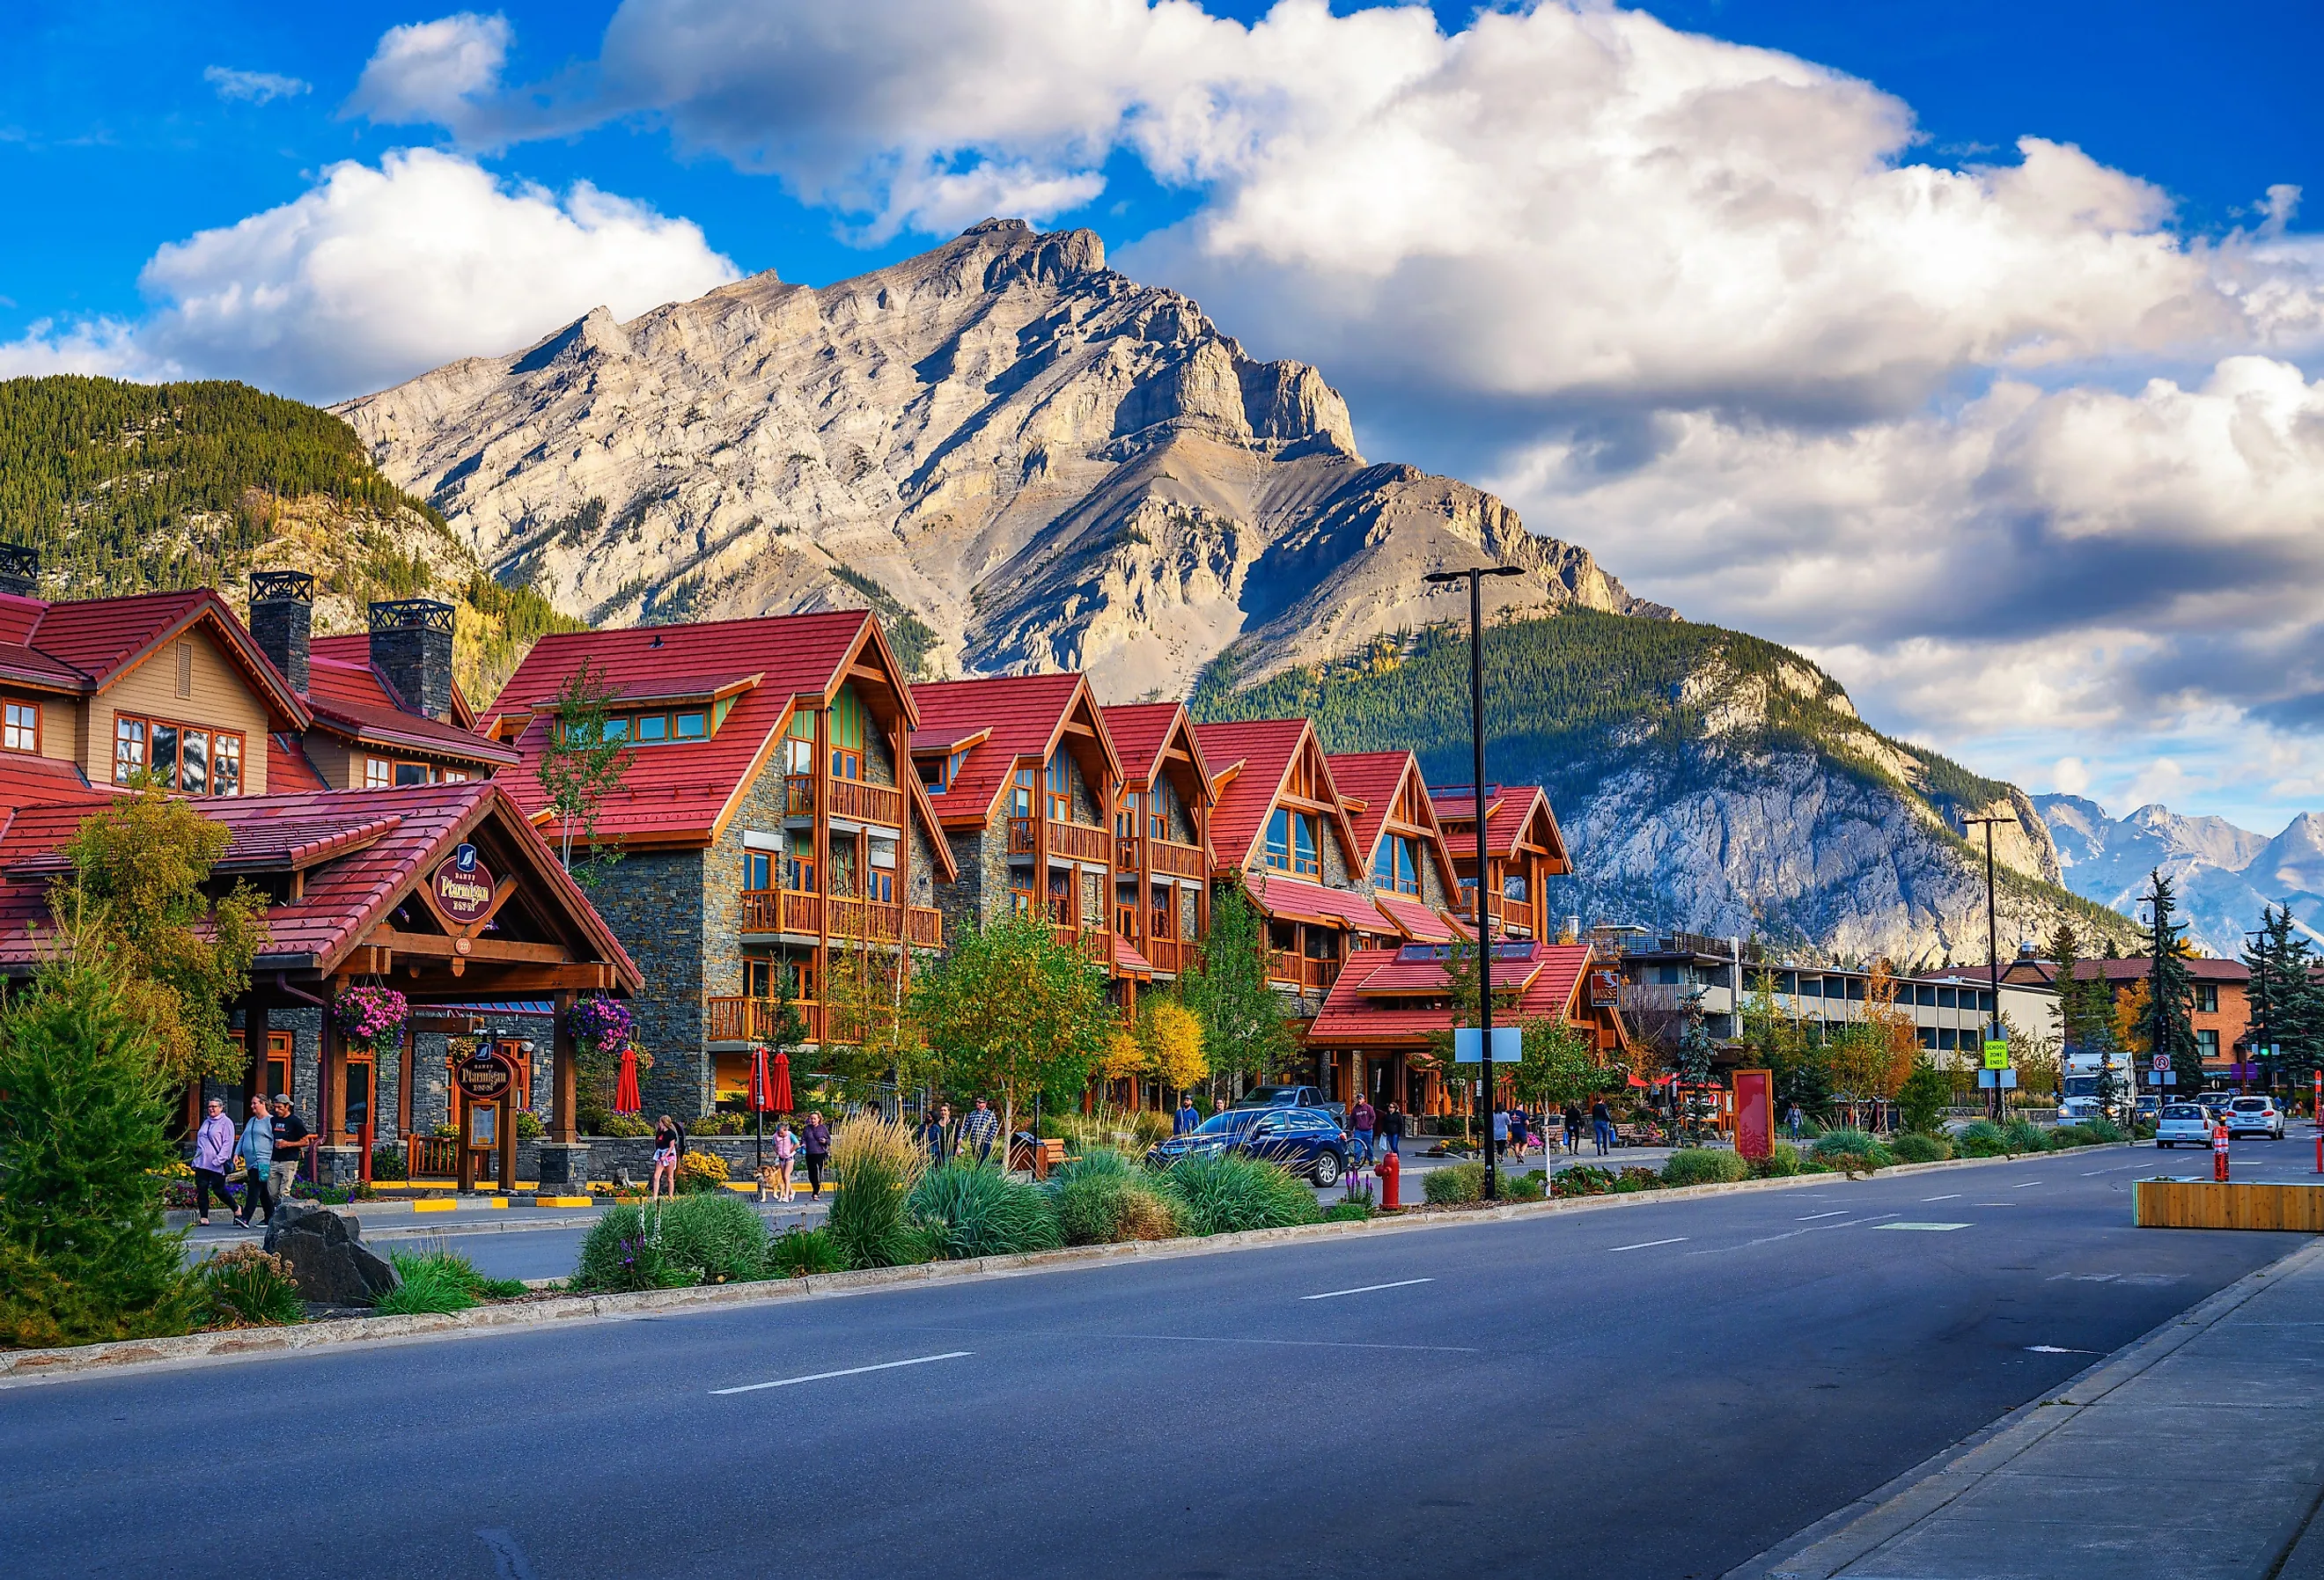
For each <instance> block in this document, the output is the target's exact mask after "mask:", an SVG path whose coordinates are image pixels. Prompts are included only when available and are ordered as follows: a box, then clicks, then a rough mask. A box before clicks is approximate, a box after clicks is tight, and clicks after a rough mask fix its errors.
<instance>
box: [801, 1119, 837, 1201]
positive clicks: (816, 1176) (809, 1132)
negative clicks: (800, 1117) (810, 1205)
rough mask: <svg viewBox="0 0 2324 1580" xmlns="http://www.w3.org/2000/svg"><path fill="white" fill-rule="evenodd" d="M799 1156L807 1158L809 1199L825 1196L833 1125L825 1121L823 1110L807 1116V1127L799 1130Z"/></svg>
mask: <svg viewBox="0 0 2324 1580" xmlns="http://www.w3.org/2000/svg"><path fill="white" fill-rule="evenodd" d="M799 1156H800V1157H802V1158H805V1159H806V1160H807V1199H808V1200H809V1201H819V1200H821V1199H822V1197H823V1165H824V1163H825V1160H827V1159H829V1158H830V1156H831V1127H830V1126H829V1125H827V1124H825V1123H823V1113H822V1111H821V1110H819V1109H818V1110H816V1111H815V1112H813V1113H809V1114H808V1115H807V1128H806V1129H804V1130H802V1131H800V1132H799Z"/></svg>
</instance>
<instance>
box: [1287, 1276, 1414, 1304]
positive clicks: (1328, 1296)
mask: <svg viewBox="0 0 2324 1580" xmlns="http://www.w3.org/2000/svg"><path fill="white" fill-rule="evenodd" d="M1435 1281H1436V1280H1434V1279H1398V1280H1397V1281H1396V1282H1394V1283H1392V1284H1363V1285H1360V1286H1358V1287H1357V1288H1355V1289H1326V1290H1324V1291H1323V1293H1322V1294H1320V1295H1302V1296H1300V1297H1299V1298H1301V1299H1302V1300H1336V1299H1338V1298H1340V1297H1341V1296H1342V1295H1369V1294H1370V1293H1371V1292H1372V1291H1373V1290H1374V1289H1410V1288H1411V1287H1412V1286H1413V1285H1415V1284H1433V1283H1434V1282H1435Z"/></svg>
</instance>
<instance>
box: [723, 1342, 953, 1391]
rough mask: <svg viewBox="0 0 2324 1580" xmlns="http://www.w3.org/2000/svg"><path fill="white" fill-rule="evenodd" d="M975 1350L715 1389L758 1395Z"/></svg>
mask: <svg viewBox="0 0 2324 1580" xmlns="http://www.w3.org/2000/svg"><path fill="white" fill-rule="evenodd" d="M975 1353H976V1352H975V1351H974V1350H946V1351H945V1353H944V1354H941V1355H915V1356H913V1357H912V1358H911V1359H910V1360H908V1361H882V1362H881V1363H879V1364H878V1365H876V1366H848V1367H844V1368H843V1369H841V1370H840V1371H837V1372H808V1373H807V1375H806V1376H804V1377H779V1378H777V1379H776V1380H775V1381H772V1382H746V1383H744V1384H743V1385H742V1387H740V1388H714V1389H712V1390H711V1391H710V1394H711V1397H712V1398H714V1399H715V1398H717V1397H718V1396H720V1395H721V1394H727V1393H756V1392H758V1391H760V1390H761V1389H763V1388H795V1387H797V1386H798V1384H800V1383H802V1382H821V1381H825V1380H826V1379H829V1378H833V1377H860V1376H862V1374H863V1373H864V1372H892V1371H894V1370H895V1369H896V1368H897V1367H899V1366H925V1365H927V1364H928V1363H930V1362H932V1361H957V1360H959V1359H961V1358H962V1357H963V1356H964V1355H973V1354H975Z"/></svg>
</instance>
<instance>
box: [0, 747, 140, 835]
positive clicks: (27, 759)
mask: <svg viewBox="0 0 2324 1580" xmlns="http://www.w3.org/2000/svg"><path fill="white" fill-rule="evenodd" d="M118 793H119V792H118V791H116V790H114V789H112V787H110V786H106V787H103V788H96V787H92V786H91V785H90V784H89V782H88V780H87V779H85V778H83V777H82V776H81V772H80V768H79V766H78V764H77V763H72V762H64V761H63V760H61V759H60V758H55V757H35V756H32V754H31V753H25V752H0V833H5V829H6V827H7V819H8V818H9V816H10V815H11V814H13V813H14V812H15V811H16V810H17V809H18V808H22V807H38V806H47V805H53V804H57V803H68V804H70V805H74V806H78V807H82V808H89V807H99V806H103V805H104V804H105V803H106V802H107V801H109V800H111V799H113V798H114V797H115V795H116V794H118ZM84 815H85V814H84Z"/></svg>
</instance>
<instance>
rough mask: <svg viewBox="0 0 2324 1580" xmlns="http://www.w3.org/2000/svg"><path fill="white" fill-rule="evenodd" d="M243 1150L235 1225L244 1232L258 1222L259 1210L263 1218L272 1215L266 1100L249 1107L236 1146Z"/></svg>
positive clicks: (271, 1146) (271, 1148)
mask: <svg viewBox="0 0 2324 1580" xmlns="http://www.w3.org/2000/svg"><path fill="white" fill-rule="evenodd" d="M238 1144H239V1145H240V1147H241V1149H242V1178H243V1187H242V1211H241V1212H239V1213H237V1214H236V1215H235V1220H234V1221H235V1223H236V1224H240V1225H242V1227H244V1228H245V1229H247V1228H249V1227H250V1226H251V1224H253V1223H254V1222H255V1221H257V1219H258V1217H259V1215H260V1214H261V1212H262V1210H263V1213H264V1215H265V1216H267V1217H269V1218H272V1216H273V1215H274V1198H273V1197H272V1196H270V1195H269V1194H268V1193H267V1189H266V1177H267V1175H268V1174H269V1173H270V1172H271V1171H272V1169H273V1165H274V1120H273V1117H272V1115H271V1114H269V1113H267V1112H266V1100H265V1099H264V1098H263V1097H262V1098H260V1099H258V1100H257V1101H256V1102H254V1103H253V1104H251V1105H250V1118H249V1119H248V1120H246V1121H244V1123H243V1127H242V1136H241V1140H240V1141H239V1143H238Z"/></svg>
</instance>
